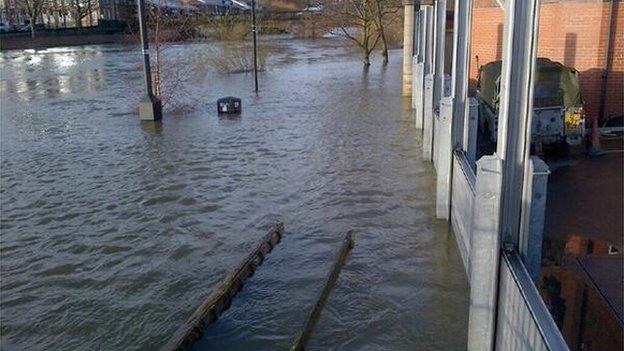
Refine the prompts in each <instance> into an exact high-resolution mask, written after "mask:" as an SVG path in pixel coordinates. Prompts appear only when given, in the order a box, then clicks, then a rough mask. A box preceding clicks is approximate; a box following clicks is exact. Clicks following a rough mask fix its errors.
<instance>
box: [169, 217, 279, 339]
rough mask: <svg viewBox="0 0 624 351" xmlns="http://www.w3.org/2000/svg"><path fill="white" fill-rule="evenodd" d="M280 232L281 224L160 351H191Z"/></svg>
mask: <svg viewBox="0 0 624 351" xmlns="http://www.w3.org/2000/svg"><path fill="white" fill-rule="evenodd" d="M283 232H284V224H283V223H278V224H276V225H274V226H273V227H272V228H271V230H269V232H268V233H267V234H266V235H265V236H264V238H263V239H262V241H261V242H260V243H259V244H258V246H256V248H255V249H254V250H253V251H252V252H251V253H250V254H249V256H247V258H245V260H244V261H243V262H241V264H240V265H238V267H236V269H234V271H233V272H232V273H230V275H228V276H227V277H226V278H225V279H224V280H223V281H222V282H221V284H219V286H218V287H217V288H216V289H215V290H213V292H212V293H211V294H210V295H209V296H208V297H207V298H206V299H205V300H204V302H202V304H201V305H200V306H199V307H198V308H197V310H195V312H193V314H192V315H191V316H190V317H189V319H188V320H187V321H186V322H185V323H184V324H183V325H182V326H181V327H180V328H179V329H178V330H177V331H176V332H175V334H174V335H173V337H172V338H171V339H170V340H169V341H168V342H167V344H166V345H165V346H163V347H162V348H161V351H174V350H175V351H182V350H187V349H189V348H191V347H192V346H193V343H195V341H197V340H198V339H199V338H201V336H202V334H203V332H204V330H205V329H206V327H207V326H208V325H209V324H210V323H212V322H214V321H216V320H217V319H218V318H219V316H220V315H221V313H223V312H224V311H225V310H227V309H228V308H229V307H230V305H231V304H232V300H233V299H234V296H236V294H237V293H238V292H239V291H240V290H241V289H242V288H243V282H244V281H245V279H247V278H249V277H251V276H252V275H253V274H254V272H255V271H256V268H257V267H258V266H260V265H261V264H262V261H264V257H265V256H266V255H267V254H268V253H269V252H271V250H272V249H273V248H274V247H275V245H277V244H278V243H279V242H280V240H281V238H282V234H283Z"/></svg>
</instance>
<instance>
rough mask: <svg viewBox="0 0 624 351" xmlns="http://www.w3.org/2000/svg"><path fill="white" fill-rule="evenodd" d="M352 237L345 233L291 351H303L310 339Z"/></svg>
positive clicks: (349, 246) (345, 256)
mask: <svg viewBox="0 0 624 351" xmlns="http://www.w3.org/2000/svg"><path fill="white" fill-rule="evenodd" d="M353 235H354V231H353V230H350V231H349V232H347V235H345V238H344V240H343V242H342V246H341V247H340V251H338V257H337V258H336V261H335V262H334V265H333V266H332V268H331V271H330V272H329V275H328V276H327V280H326V281H325V286H324V287H323V290H321V293H320V294H319V296H318V298H317V299H316V303H315V304H314V308H312V311H311V312H310V315H309V316H308V319H307V320H306V322H305V324H304V325H303V330H302V331H301V333H300V334H299V335H298V336H297V339H295V342H294V343H293V345H292V347H291V348H290V350H291V351H303V350H305V347H306V345H307V344H308V341H309V340H310V337H311V336H312V331H313V330H314V326H315V325H316V322H317V321H318V319H319V317H320V316H321V312H322V311H323V308H324V307H325V303H326V302H327V298H328V297H329V294H330V293H331V291H332V289H333V288H334V286H335V285H336V280H338V275H340V270H342V267H343V266H344V264H345V262H346V260H347V255H348V254H349V251H351V249H352V248H353V244H354V242H353Z"/></svg>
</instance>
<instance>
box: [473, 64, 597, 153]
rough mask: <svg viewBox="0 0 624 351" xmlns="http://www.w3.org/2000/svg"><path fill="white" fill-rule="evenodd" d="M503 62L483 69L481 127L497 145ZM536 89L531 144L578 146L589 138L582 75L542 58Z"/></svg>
mask: <svg viewBox="0 0 624 351" xmlns="http://www.w3.org/2000/svg"><path fill="white" fill-rule="evenodd" d="M501 66H502V62H501V61H494V62H490V63H487V64H485V65H483V66H481V67H480V68H479V76H478V83H477V99H478V100H479V105H480V109H479V110H480V113H479V114H480V116H479V122H480V125H481V126H482V127H484V128H487V129H488V130H489V132H490V137H491V139H492V141H493V142H496V139H497V136H498V108H499V105H498V104H499V99H500V96H499V94H500V75H501V73H500V72H501ZM536 73H537V76H536V80H535V85H534V86H533V118H532V124H531V143H532V145H533V146H535V147H536V148H538V149H540V150H541V148H542V146H549V147H551V146H554V147H557V146H563V147H565V146H567V145H578V144H580V143H581V141H582V140H583V136H584V135H585V112H584V109H583V101H582V99H581V90H580V88H579V78H578V71H576V70H575V69H574V68H570V67H566V66H564V65H562V64H561V63H559V62H554V61H551V60H549V59H547V58H538V59H537V67H536Z"/></svg>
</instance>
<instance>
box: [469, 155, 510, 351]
mask: <svg viewBox="0 0 624 351" xmlns="http://www.w3.org/2000/svg"><path fill="white" fill-rule="evenodd" d="M502 171H503V165H502V161H501V159H500V158H499V157H498V156H496V155H491V156H484V157H482V158H481V159H480V160H479V161H478V162H477V181H476V185H475V187H476V197H475V204H474V211H473V218H472V237H471V242H470V310H469V316H468V351H491V350H492V348H493V342H494V325H495V316H496V302H497V301H496V294H497V286H498V265H499V257H500V236H499V214H500V189H501V183H502V178H503V177H502Z"/></svg>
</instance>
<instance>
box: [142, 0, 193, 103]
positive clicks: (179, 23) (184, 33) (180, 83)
mask: <svg viewBox="0 0 624 351" xmlns="http://www.w3.org/2000/svg"><path fill="white" fill-rule="evenodd" d="M195 21H196V16H194V15H193V13H185V12H181V11H180V10H177V9H176V10H174V9H171V8H169V7H168V6H167V3H166V1H165V0H157V2H156V3H155V4H154V5H153V6H151V7H150V10H149V14H148V19H147V26H148V28H149V33H150V42H151V50H152V52H153V54H154V55H153V65H152V84H153V91H154V95H155V96H156V97H157V98H158V99H160V100H161V101H162V103H163V107H165V108H167V109H169V110H170V111H174V110H184V109H187V108H190V107H191V105H192V104H194V103H196V102H198V101H201V96H203V95H202V92H197V91H191V89H192V86H193V84H189V83H191V81H192V80H193V79H201V77H202V74H201V70H202V69H203V68H204V66H203V65H201V64H200V63H198V61H200V60H201V59H202V58H203V56H202V55H201V54H199V53H197V52H195V53H191V54H189V52H188V50H187V51H184V49H183V46H180V45H177V44H179V42H181V41H184V40H186V39H189V38H190V37H192V35H193V31H194V28H195V27H196V26H195Z"/></svg>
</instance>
